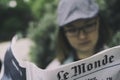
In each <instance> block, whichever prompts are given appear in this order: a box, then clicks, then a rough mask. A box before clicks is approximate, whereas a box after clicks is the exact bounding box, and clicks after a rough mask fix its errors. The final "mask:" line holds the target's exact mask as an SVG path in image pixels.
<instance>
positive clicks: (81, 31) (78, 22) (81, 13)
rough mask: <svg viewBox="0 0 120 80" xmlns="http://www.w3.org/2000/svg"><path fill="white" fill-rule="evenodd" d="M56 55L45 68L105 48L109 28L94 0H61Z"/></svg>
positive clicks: (82, 57) (80, 57)
mask: <svg viewBox="0 0 120 80" xmlns="http://www.w3.org/2000/svg"><path fill="white" fill-rule="evenodd" d="M58 25H59V31H58V35H57V54H56V55H57V57H56V59H55V60H53V61H52V62H51V63H50V64H49V65H48V67H47V69H51V68H55V67H58V66H60V65H62V64H66V63H70V62H73V61H77V60H81V59H84V58H87V57H90V56H92V55H94V54H95V53H97V52H99V51H101V50H104V49H105V48H106V47H105V45H106V43H107V42H108V41H109V39H110V35H111V33H110V30H109V28H108V26H107V25H106V23H105V22H104V19H102V17H101V15H100V13H99V7H98V5H97V4H96V3H95V1H94V0H60V2H59V5H58Z"/></svg>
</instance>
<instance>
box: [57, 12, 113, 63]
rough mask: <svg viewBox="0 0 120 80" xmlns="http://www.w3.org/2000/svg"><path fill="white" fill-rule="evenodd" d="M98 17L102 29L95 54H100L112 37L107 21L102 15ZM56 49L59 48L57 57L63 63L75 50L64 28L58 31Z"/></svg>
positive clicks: (100, 29)
mask: <svg viewBox="0 0 120 80" xmlns="http://www.w3.org/2000/svg"><path fill="white" fill-rule="evenodd" d="M98 17H99V26H100V28H99V39H98V42H97V45H96V51H95V53H96V52H99V51H100V49H101V48H102V47H103V46H104V45H105V44H107V43H108V42H109V40H110V38H111V35H112V32H111V30H110V27H109V26H108V23H107V22H106V20H105V19H103V17H102V16H101V15H100V14H98ZM56 48H57V52H56V55H57V58H58V59H59V61H60V62H61V63H62V62H63V61H64V60H65V59H66V58H67V57H68V56H69V54H70V53H71V51H72V50H73V48H72V47H71V45H70V44H69V42H68V40H67V38H66V36H65V33H64V30H63V27H60V28H59V30H58V34H57V41H56Z"/></svg>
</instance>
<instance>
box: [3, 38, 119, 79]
mask: <svg viewBox="0 0 120 80" xmlns="http://www.w3.org/2000/svg"><path fill="white" fill-rule="evenodd" d="M13 43H14V40H13V41H12V43H11V44H10V47H9V48H8V49H7V51H6V53H5V57H4V62H3V63H4V64H3V66H2V72H1V80H120V46H115V47H112V48H109V49H106V50H104V51H101V52H99V53H97V54H95V55H93V56H91V57H89V58H86V59H83V60H79V61H76V62H72V63H69V64H66V65H62V66H60V67H58V68H55V69H51V70H48V69H44V70H43V69H40V68H38V67H37V66H36V65H34V64H33V63H31V62H26V61H20V60H17V58H16V56H14V54H16V53H14V52H13V50H12V45H13Z"/></svg>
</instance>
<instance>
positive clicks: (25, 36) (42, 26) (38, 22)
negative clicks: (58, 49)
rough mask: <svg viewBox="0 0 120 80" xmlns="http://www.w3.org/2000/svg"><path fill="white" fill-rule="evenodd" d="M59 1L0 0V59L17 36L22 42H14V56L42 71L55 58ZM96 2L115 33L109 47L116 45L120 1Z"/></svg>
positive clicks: (119, 24)
mask: <svg viewBox="0 0 120 80" xmlns="http://www.w3.org/2000/svg"><path fill="white" fill-rule="evenodd" d="M58 1H59V0H0V56H1V57H2V54H4V52H5V50H6V48H7V45H8V44H9V42H10V40H11V39H12V37H13V36H14V35H19V36H21V39H20V40H19V41H18V42H17V43H16V45H17V46H16V50H17V51H16V54H18V55H19V56H20V57H22V58H24V60H30V61H32V62H34V63H35V64H36V65H37V66H39V67H40V68H43V69H44V68H45V67H46V65H47V64H48V63H49V62H50V61H51V60H52V59H53V58H54V56H55V45H54V44H55V36H56V32H57V23H56V9H57V4H58ZM97 2H98V4H99V5H100V10H101V13H102V14H103V16H104V17H105V19H106V20H108V22H109V24H110V25H111V26H110V27H111V29H112V30H113V33H114V35H113V38H112V40H111V42H110V43H109V44H108V45H109V47H113V46H116V45H119V44H120V22H119V21H120V0H97Z"/></svg>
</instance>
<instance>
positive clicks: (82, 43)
mask: <svg viewBox="0 0 120 80" xmlns="http://www.w3.org/2000/svg"><path fill="white" fill-rule="evenodd" d="M89 43H90V41H85V42H81V43H79V45H88V44H89Z"/></svg>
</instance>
